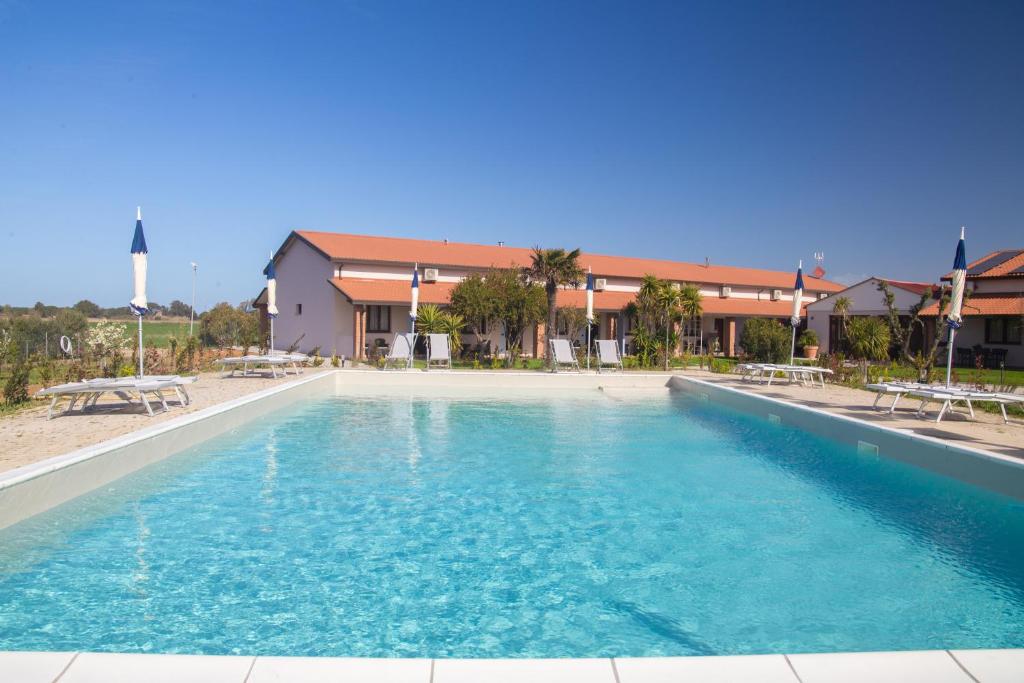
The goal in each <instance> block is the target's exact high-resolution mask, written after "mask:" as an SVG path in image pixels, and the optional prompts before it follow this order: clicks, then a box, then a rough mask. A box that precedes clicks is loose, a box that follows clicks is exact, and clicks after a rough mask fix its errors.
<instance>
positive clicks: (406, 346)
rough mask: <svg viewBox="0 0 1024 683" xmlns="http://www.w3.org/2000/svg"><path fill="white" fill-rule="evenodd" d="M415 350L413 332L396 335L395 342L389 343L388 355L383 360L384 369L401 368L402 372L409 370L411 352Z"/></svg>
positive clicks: (414, 335)
mask: <svg viewBox="0 0 1024 683" xmlns="http://www.w3.org/2000/svg"><path fill="white" fill-rule="evenodd" d="M415 348H416V333H415V332H406V333H405V334H396V335H395V341H393V342H392V343H391V348H390V349H388V355H387V357H386V358H385V359H384V369H385V370H387V368H388V366H389V365H391V366H392V367H395V368H401V369H403V370H408V369H409V368H411V367H412V352H413V349H415Z"/></svg>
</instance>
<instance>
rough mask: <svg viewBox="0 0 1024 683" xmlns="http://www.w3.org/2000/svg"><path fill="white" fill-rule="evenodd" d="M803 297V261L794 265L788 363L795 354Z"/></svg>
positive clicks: (790, 362)
mask: <svg viewBox="0 0 1024 683" xmlns="http://www.w3.org/2000/svg"><path fill="white" fill-rule="evenodd" d="M803 298H804V262H803V261H800V263H799V265H797V267H796V284H794V285H793V313H792V315H790V317H789V322H790V324H791V325H792V326H793V334H792V339H791V340H790V344H789V364H790V365H792V364H793V362H794V360H795V356H796V328H798V327H800V317H801V316H800V305H801V303H802V301H801V300H802V299H803Z"/></svg>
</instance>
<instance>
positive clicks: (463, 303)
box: [449, 273, 494, 344]
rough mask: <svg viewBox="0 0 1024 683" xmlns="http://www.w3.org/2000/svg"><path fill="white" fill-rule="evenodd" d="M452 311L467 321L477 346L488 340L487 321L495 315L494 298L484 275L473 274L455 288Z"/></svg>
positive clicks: (453, 290) (452, 296)
mask: <svg viewBox="0 0 1024 683" xmlns="http://www.w3.org/2000/svg"><path fill="white" fill-rule="evenodd" d="M449 298H450V300H451V311H452V312H453V313H455V314H458V315H460V316H462V318H463V319H464V320H465V321H466V325H467V326H468V327H469V329H470V331H471V332H472V333H473V336H474V337H476V343H477V344H483V343H484V339H485V338H486V336H487V335H486V330H487V320H488V318H490V317H492V316H493V315H494V298H493V291H492V290H491V287H490V286H489V285H488V284H487V282H486V280H485V279H484V276H483V275H480V274H479V273H473V274H472V275H470V276H469V277H467V278H465V279H464V280H462V281H461V282H459V283H458V284H457V285H455V287H454V288H452V292H451V295H450V297H449Z"/></svg>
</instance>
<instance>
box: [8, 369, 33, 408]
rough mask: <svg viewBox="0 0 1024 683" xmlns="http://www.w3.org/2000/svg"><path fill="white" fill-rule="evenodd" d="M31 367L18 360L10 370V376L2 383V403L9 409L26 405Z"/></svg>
mask: <svg viewBox="0 0 1024 683" xmlns="http://www.w3.org/2000/svg"><path fill="white" fill-rule="evenodd" d="M31 372H32V366H31V365H30V364H29V363H28V362H27V361H25V360H19V361H18V362H16V363H15V364H14V367H12V368H11V374H10V376H9V377H8V378H7V381H6V382H5V383H4V403H6V404H7V405H8V406H10V407H14V406H19V405H22V404H24V403H28V376H29V373H31Z"/></svg>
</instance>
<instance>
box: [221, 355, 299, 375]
mask: <svg viewBox="0 0 1024 683" xmlns="http://www.w3.org/2000/svg"><path fill="white" fill-rule="evenodd" d="M217 364H218V365H221V366H223V367H224V368H225V370H226V372H225V373H224V375H223V376H224V377H229V376H233V375H234V374H235V372H237V371H238V370H241V371H242V376H246V375H249V374H252V373H250V368H258V367H260V366H267V367H269V368H270V374H271V375H273V377H274V379H277V368H281V374H282V375H287V374H288V366H291V368H292V369H293V370H294V371H295V374H296V375H297V374H299V372H300V370H299V361H298V360H297V359H293V358H289V357H287V356H278V355H276V354H275V355H273V356H254V355H250V356H232V357H231V358H220V359H218V360H217Z"/></svg>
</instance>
